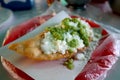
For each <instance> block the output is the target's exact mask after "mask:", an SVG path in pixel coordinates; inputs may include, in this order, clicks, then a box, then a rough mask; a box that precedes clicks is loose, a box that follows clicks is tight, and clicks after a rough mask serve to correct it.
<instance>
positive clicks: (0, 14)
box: [0, 7, 12, 27]
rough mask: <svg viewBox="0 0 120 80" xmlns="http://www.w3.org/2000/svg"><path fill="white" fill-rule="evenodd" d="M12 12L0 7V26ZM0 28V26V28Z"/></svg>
mask: <svg viewBox="0 0 120 80" xmlns="http://www.w3.org/2000/svg"><path fill="white" fill-rule="evenodd" d="M11 15H12V11H11V10H9V9H5V8H2V7H0V25H1V24H2V23H4V22H5V21H6V20H8V19H9V18H10V16H11ZM0 27H1V26H0Z"/></svg>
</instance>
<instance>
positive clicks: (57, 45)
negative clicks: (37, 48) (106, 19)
mask: <svg viewBox="0 0 120 80" xmlns="http://www.w3.org/2000/svg"><path fill="white" fill-rule="evenodd" d="M46 30H47V31H48V32H47V33H45V37H44V38H43V39H42V41H41V49H42V50H43V51H44V53H45V54H52V53H56V52H59V53H61V54H65V51H66V50H67V51H69V52H77V49H78V48H83V47H85V46H89V44H90V43H89V38H90V37H93V31H92V29H91V28H90V25H89V24H88V23H87V22H86V21H84V20H80V19H79V18H65V19H64V20H62V21H61V23H59V24H57V25H54V26H50V27H48V28H47V29H46Z"/></svg>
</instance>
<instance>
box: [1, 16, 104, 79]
mask: <svg viewBox="0 0 120 80" xmlns="http://www.w3.org/2000/svg"><path fill="white" fill-rule="evenodd" d="M72 17H75V16H72ZM35 19H40V20H41V17H36V18H35ZM35 19H31V20H29V21H27V22H24V23H22V24H20V25H19V28H20V29H21V30H23V28H26V26H27V25H30V24H31V21H32V22H33V24H35V25H36V23H34V22H35ZM81 19H84V18H81ZM40 20H39V21H40ZM86 21H87V22H89V24H90V25H92V27H97V28H98V27H100V25H98V24H95V23H94V22H92V21H90V20H87V19H86ZM39 24H40V23H39ZM23 25H24V27H22V26H23ZM35 25H33V27H35V28H36V26H35ZM33 27H32V28H30V31H31V29H34V28H33ZM28 28H29V27H28ZM17 29H18V27H17ZM21 30H20V31H21ZM24 32H25V33H22V35H24V34H26V33H27V32H28V29H26V31H24ZM104 34H106V33H105V32H104ZM22 35H21V36H22ZM7 36H8V35H7ZM13 36H14V35H13ZM19 37H20V36H19ZM19 37H18V36H15V37H14V39H15V38H19ZM5 40H6V38H5ZM7 40H8V39H7ZM6 44H7V43H6ZM22 60H24V58H23V59H22ZM2 62H3V66H4V67H5V68H6V69H7V71H8V72H9V73H11V70H12V71H13V72H12V74H13V75H12V76H14V75H16V76H17V77H19V78H27V79H28V78H29V80H33V79H32V78H31V77H30V76H28V75H27V74H25V73H23V72H22V71H21V70H20V69H18V68H16V67H15V66H14V65H12V64H11V63H9V62H8V61H6V60H5V59H4V58H2ZM26 62H28V61H26ZM33 63H34V61H33ZM61 63H62V61H61V60H60V61H50V62H41V63H40V64H37V65H38V66H37V67H36V69H33V72H36V73H38V74H37V75H36V77H38V78H39V80H40V79H41V80H49V79H52V80H68V79H69V80H73V79H74V78H75V77H76V76H77V75H76V74H79V72H80V70H81V69H82V68H83V67H84V65H85V63H86V62H81V63H79V65H78V66H76V67H77V68H76V69H74V70H68V69H66V68H65V67H64V66H62V65H61ZM83 63H84V65H81V64H83ZM34 64H36V63H34ZM75 64H78V63H75ZM28 65H30V64H24V66H28ZM33 67H34V66H33ZM61 68H64V69H62V70H61ZM40 69H41V70H40ZM38 70H40V71H38ZM54 70H56V71H54ZM37 71H38V72H37ZM41 71H43V72H42V73H40V72H41ZM18 72H19V73H18ZM31 73H32V72H31ZM23 74H24V75H23ZM32 74H34V73H32ZM46 76H47V77H46Z"/></svg>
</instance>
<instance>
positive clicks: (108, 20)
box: [0, 0, 120, 80]
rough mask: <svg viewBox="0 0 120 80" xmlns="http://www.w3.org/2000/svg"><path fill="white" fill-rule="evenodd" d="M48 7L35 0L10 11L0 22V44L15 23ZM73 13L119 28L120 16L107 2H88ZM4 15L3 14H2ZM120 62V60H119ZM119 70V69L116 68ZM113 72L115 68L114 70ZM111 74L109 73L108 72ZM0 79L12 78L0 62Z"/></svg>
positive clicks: (119, 77) (117, 79)
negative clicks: (23, 9) (17, 9)
mask: <svg viewBox="0 0 120 80" xmlns="http://www.w3.org/2000/svg"><path fill="white" fill-rule="evenodd" d="M47 9H48V6H47V4H46V0H35V6H34V7H33V8H32V9H31V10H26V11H15V12H11V14H10V17H9V18H8V19H7V20H6V22H3V23H4V24H3V23H0V45H1V44H2V41H3V38H4V37H5V33H6V31H7V30H8V29H9V28H10V27H13V26H16V25H17V24H20V23H22V22H24V21H26V20H28V19H30V18H33V17H35V16H39V15H41V14H43V13H44V12H45V11H46V10H47ZM73 12H74V14H77V15H80V16H83V17H86V18H90V19H92V20H95V21H98V22H100V23H103V24H107V25H111V26H113V27H114V28H116V29H118V30H119V29H120V27H119V26H120V23H119V21H120V16H118V15H116V14H113V13H112V11H111V9H110V7H109V5H108V3H107V2H106V3H104V4H93V3H92V4H90V5H87V8H86V10H85V11H80V10H75V11H73ZM3 17H4V16H3ZM119 62H120V61H119ZM118 70H119V71H120V69H119V68H118ZM114 72H115V70H114ZM109 76H111V74H109ZM113 76H114V77H117V78H116V79H115V80H119V79H120V76H117V75H113ZM0 80H12V78H11V77H10V76H9V74H8V73H7V72H6V71H5V70H4V68H3V67H2V65H1V63H0ZM106 80H113V78H112V77H107V79H106Z"/></svg>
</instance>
